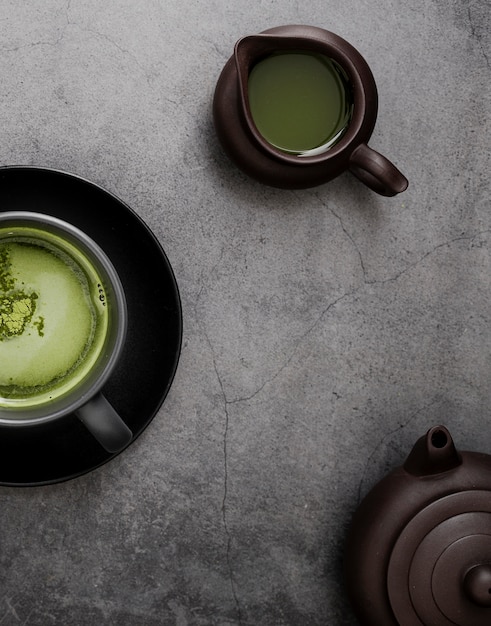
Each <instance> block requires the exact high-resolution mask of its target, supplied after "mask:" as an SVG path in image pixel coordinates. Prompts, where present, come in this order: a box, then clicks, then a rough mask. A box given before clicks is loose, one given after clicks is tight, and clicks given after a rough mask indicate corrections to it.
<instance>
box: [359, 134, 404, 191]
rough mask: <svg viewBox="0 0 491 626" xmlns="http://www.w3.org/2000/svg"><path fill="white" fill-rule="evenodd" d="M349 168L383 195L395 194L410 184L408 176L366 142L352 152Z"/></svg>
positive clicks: (373, 189)
mask: <svg viewBox="0 0 491 626" xmlns="http://www.w3.org/2000/svg"><path fill="white" fill-rule="evenodd" d="M349 169H350V171H351V172H352V173H353V174H354V175H355V176H356V177H357V178H358V179H359V180H361V182H362V183H365V185H367V187H370V189H372V191H375V192H377V193H379V194H380V195H382V196H395V195H396V194H398V193H401V192H402V191H405V190H406V189H407V186H408V181H407V178H406V177H405V176H404V175H403V174H401V172H400V171H399V170H398V169H397V167H396V166H395V165H393V164H392V163H391V162H390V161H389V160H388V159H386V158H385V157H384V156H382V155H381V154H380V153H379V152H376V151H375V150H372V148H369V147H368V146H367V145H366V144H365V143H362V144H361V145H359V146H358V147H357V148H356V149H355V150H354V151H353V153H352V154H351V156H350V161H349Z"/></svg>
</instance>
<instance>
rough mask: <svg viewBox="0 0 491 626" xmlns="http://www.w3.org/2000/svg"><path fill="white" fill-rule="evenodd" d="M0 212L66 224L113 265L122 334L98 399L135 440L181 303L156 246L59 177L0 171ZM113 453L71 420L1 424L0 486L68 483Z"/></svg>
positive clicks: (32, 170)
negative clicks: (121, 303)
mask: <svg viewBox="0 0 491 626" xmlns="http://www.w3.org/2000/svg"><path fill="white" fill-rule="evenodd" d="M0 207H1V208H0V211H2V212H4V211H35V212H40V213H47V214H49V215H54V216H55V217H58V218H60V219H63V220H66V221H67V222H70V223H72V224H74V225H75V226H78V227H79V228H80V229H81V230H83V231H85V232H86V233H87V234H88V235H89V236H90V237H92V239H93V240H94V241H96V242H97V243H98V244H99V245H100V246H101V247H102V248H103V249H104V250H105V252H106V254H107V255H108V256H109V258H110V259H111V261H112V262H113V264H114V266H115V268H116V270H117V271H118V273H119V276H120V278H121V281H122V283H123V287H124V290H125V293H126V298H127V302H128V336H127V341H126V345H125V349H124V351H123V355H122V357H121V359H120V361H119V363H118V365H117V368H116V370H115V372H114V373H113V375H112V377H111V379H110V381H109V382H108V384H107V385H106V386H105V387H104V395H105V396H106V397H107V399H108V400H109V402H111V404H112V405H113V406H114V407H115V409H116V410H117V411H118V413H119V415H120V416H121V417H122V418H123V420H124V421H125V422H126V423H127V424H128V426H129V427H130V428H131V430H132V431H133V434H134V439H135V438H136V437H137V436H138V435H139V434H140V433H141V432H142V431H143V430H144V429H145V428H146V426H147V425H148V424H149V422H150V421H151V420H152V419H153V417H154V416H155V414H156V413H157V411H158V410H159V408H160V406H161V405H162V403H163V401H164V399H165V397H166V395H167V393H168V391H169V389H170V386H171V384H172V380H173V378H174V374H175V371H176V368H177V362H178V360H179V354H180V350H181V338H182V314H181V302H180V298H179V292H178V288H177V284H176V280H175V277H174V273H173V271H172V268H171V266H170V263H169V261H168V259H167V257H166V255H165V253H164V251H163V250H162V247H161V246H160V244H159V242H158V241H157V239H156V238H155V236H154V235H153V234H152V232H151V231H150V230H149V228H148V227H147V226H146V225H145V224H144V222H143V221H142V220H141V219H140V218H139V217H138V216H137V215H136V214H135V213H134V212H133V211H132V210H131V209H130V208H129V207H128V206H126V205H125V204H124V203H123V202H121V200H119V199H118V198H116V197H115V196H113V195H112V194H110V193H108V192H107V191H105V190H103V189H102V188H101V187H98V186H97V185H95V184H93V183H90V182H88V181H86V180H84V179H82V178H79V177H77V176H73V175H71V174H67V173H64V172H59V171H55V170H50V169H43V168H37V167H3V168H0ZM163 219H165V216H163ZM0 367H1V364H0ZM134 439H133V440H134ZM114 456H115V455H114V454H110V453H109V452H106V450H104V449H103V448H102V447H101V446H100V444H99V443H98V442H97V441H96V440H95V439H94V438H93V437H92V435H91V434H90V433H89V432H88V431H87V430H86V428H85V427H84V426H83V425H82V423H81V422H80V421H79V420H78V419H77V418H76V417H75V416H73V415H68V416H66V417H65V418H63V419H61V420H58V421H56V422H54V423H51V424H46V425H42V426H25V427H17V428H11V427H6V426H1V425H0V485H10V486H28V485H30V486H34V485H43V484H50V483H55V482H60V481H63V480H68V479H70V478H74V477H76V476H80V475H81V474H85V473H86V472H89V471H91V470H93V469H95V468H96V467H98V466H100V465H102V464H103V463H106V462H107V461H109V460H110V459H112V458H113V457H114Z"/></svg>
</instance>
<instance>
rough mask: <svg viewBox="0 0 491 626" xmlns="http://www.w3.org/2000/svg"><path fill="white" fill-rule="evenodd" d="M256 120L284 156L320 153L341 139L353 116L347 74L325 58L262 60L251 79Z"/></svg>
mask: <svg viewBox="0 0 491 626" xmlns="http://www.w3.org/2000/svg"><path fill="white" fill-rule="evenodd" d="M248 98H249V107H250V111H251V115H252V119H253V120H254V123H255V125H256V127H257V129H258V131H259V132H260V133H261V135H262V136H263V137H264V139H266V141H268V142H269V143H270V144H271V145H273V146H275V147H276V148H278V149H279V150H282V151H283V152H287V153H290V154H296V155H299V156H312V155H315V154H321V153H322V152H325V151H326V150H328V149H329V148H330V147H332V146H333V145H334V144H335V143H337V142H338V141H339V139H341V137H342V136H343V135H344V133H345V132H346V129H347V128H348V125H349V123H350V120H351V116H352V112H353V95H352V89H351V85H350V83H349V80H348V77H347V76H346V74H345V72H344V70H343V69H342V68H341V67H340V66H339V65H338V64H337V63H336V62H335V61H334V60H332V59H330V58H329V57H327V56H326V55H324V54H318V53H311V52H303V51H299V52H296V51H292V52H277V53H274V54H271V55H269V56H267V57H265V58H264V59H261V60H260V61H259V62H258V63H257V64H256V65H255V66H254V67H253V68H252V70H251V72H250V74H249V79H248Z"/></svg>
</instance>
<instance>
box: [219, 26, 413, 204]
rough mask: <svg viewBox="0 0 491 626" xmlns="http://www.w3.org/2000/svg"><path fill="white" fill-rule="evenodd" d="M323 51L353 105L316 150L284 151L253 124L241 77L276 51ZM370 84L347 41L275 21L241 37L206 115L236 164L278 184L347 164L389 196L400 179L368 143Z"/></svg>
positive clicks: (325, 175) (399, 187)
mask: <svg viewBox="0 0 491 626" xmlns="http://www.w3.org/2000/svg"><path fill="white" fill-rule="evenodd" d="M288 51H291V52H294V51H301V52H310V53H317V54H319V53H320V54H323V55H325V56H327V57H328V58H329V59H331V60H333V61H335V62H336V63H337V64H338V65H339V66H340V67H341V68H342V70H343V71H344V72H345V73H346V75H347V77H348V80H349V83H350V85H351V89H352V95H353V113H352V117H351V121H350V123H349V126H348V127H347V130H346V132H345V134H344V135H343V136H342V137H341V139H340V140H339V141H338V142H337V143H336V144H335V145H333V146H332V147H331V148H329V149H327V150H326V151H325V152H322V153H321V154H315V155H312V156H298V155H295V154H289V153H287V152H284V151H282V150H280V149H278V148H276V147H275V146H273V145H272V144H271V143H269V142H268V141H266V139H265V138H264V137H263V136H262V135H261V133H260V132H259V131H258V129H257V127H256V125H255V123H254V121H253V118H252V115H251V110H250V106H249V98H248V78H249V74H250V71H251V69H252V68H253V67H254V65H255V64H256V63H258V61H260V60H261V59H263V58H265V57H266V56H268V55H270V54H274V53H278V52H288ZM377 107H378V98H377V88H376V86H375V81H374V78H373V75H372V72H371V71H370V68H369V67H368V65H367V63H366V61H365V60H364V59H363V57H362V56H361V55H360V54H359V52H357V51H356V50H355V49H354V48H353V46H351V45H350V44H349V43H348V42H347V41H345V40H344V39H342V38H341V37H339V36H338V35H335V34H333V33H331V32H328V31H326V30H324V29H321V28H317V27H313V26H295V25H290V26H279V27H276V28H272V29H269V30H266V31H264V32H262V33H260V34H258V35H252V36H248V37H244V38H243V39H240V40H239V41H238V42H237V43H236V46H235V52H234V55H233V56H232V57H231V58H230V59H229V60H228V62H227V63H226V65H225V67H224V68H223V70H222V73H221V75H220V77H219V79H218V83H217V86H216V90H215V95H214V101H213V118H214V124H215V129H216V132H217V135H218V138H219V140H220V142H221V144H222V146H223V148H224V150H225V152H226V153H227V154H228V156H229V157H230V158H231V160H232V161H234V162H235V164H236V165H237V166H238V167H239V168H240V169H242V170H243V171H244V172H246V173H247V174H248V175H249V176H251V177H252V178H255V179H257V180H258V181H260V182H262V183H265V184H268V185H271V186H274V187H280V188H285V189H295V188H296V189H299V188H306V187H314V186H316V185H320V184H322V183H325V182H327V181H329V180H331V179H333V178H335V177H336V176H338V175H339V174H341V173H342V172H344V171H346V170H350V171H351V172H352V173H353V174H354V175H355V176H356V177H357V178H359V179H360V180H361V181H362V182H363V183H365V184H366V185H367V186H368V187H370V188H371V189H372V190H374V191H376V192H377V193H379V194H382V195H384V196H393V195H395V194H397V193H400V192H402V191H404V190H405V189H406V188H407V185H408V182H407V179H406V178H405V177H404V176H403V175H402V174H401V172H400V171H399V170H398V169H397V168H396V167H395V166H394V165H393V164H392V163H391V162H390V161H389V160H388V159H386V158H385V157H384V156H382V155H381V154H379V153H378V152H376V151H375V150H373V149H371V148H369V147H368V145H367V143H368V140H369V139H370V136H371V134H372V131H373V128H374V126H375V120H376V117H377Z"/></svg>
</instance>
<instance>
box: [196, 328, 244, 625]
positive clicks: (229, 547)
mask: <svg viewBox="0 0 491 626" xmlns="http://www.w3.org/2000/svg"><path fill="white" fill-rule="evenodd" d="M204 334H205V338H206V341H207V343H208V346H209V348H210V352H211V355H212V360H213V368H214V370H215V374H216V377H217V380H218V385H219V387H220V390H221V394H222V399H223V407H224V412H225V424H224V429H223V497H222V508H221V511H222V522H223V528H224V530H225V536H226V540H227V547H226V552H225V557H226V563H227V568H228V574H229V582H230V590H231V593H232V597H233V599H234V603H235V608H236V611H237V620H238V624H239V626H240V624H242V611H241V607H240V602H239V597H238V593H237V584H236V581H235V578H234V572H233V567H232V557H231V554H232V533H231V531H230V528H229V524H228V517H227V506H228V501H227V498H228V482H229V475H228V433H229V425H230V415H229V412H228V407H229V404H230V402H229V401H228V399H227V394H226V392H225V388H224V385H223V381H222V377H221V376H220V372H219V370H218V366H217V363H216V358H215V353H214V350H213V345H212V343H211V341H210V338H209V337H208V334H207V333H206V331H204Z"/></svg>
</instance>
